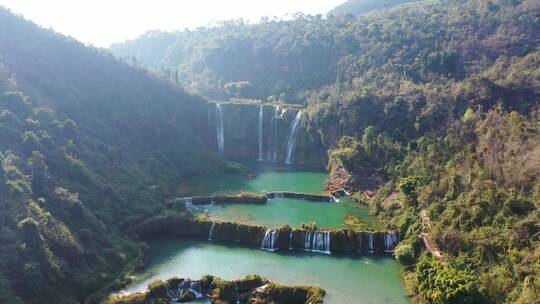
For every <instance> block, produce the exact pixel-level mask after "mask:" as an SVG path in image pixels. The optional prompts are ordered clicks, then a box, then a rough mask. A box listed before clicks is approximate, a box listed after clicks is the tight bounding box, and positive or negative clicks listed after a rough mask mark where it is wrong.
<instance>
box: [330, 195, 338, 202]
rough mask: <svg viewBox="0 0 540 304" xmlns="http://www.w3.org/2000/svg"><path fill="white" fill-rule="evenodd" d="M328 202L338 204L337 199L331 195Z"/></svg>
mask: <svg viewBox="0 0 540 304" xmlns="http://www.w3.org/2000/svg"><path fill="white" fill-rule="evenodd" d="M330 200H331V201H332V203H339V198H337V197H335V196H333V195H332V194H330Z"/></svg>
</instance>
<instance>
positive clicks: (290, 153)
mask: <svg viewBox="0 0 540 304" xmlns="http://www.w3.org/2000/svg"><path fill="white" fill-rule="evenodd" d="M300 118H302V111H298V113H297V114H296V117H295V118H294V121H293V123H292V124H291V132H290V133H289V140H288V141H287V158H286V159H285V163H286V164H287V165H290V164H292V162H293V157H294V150H295V148H296V137H297V134H298V125H299V124H300Z"/></svg>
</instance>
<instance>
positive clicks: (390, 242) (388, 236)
mask: <svg viewBox="0 0 540 304" xmlns="http://www.w3.org/2000/svg"><path fill="white" fill-rule="evenodd" d="M398 242H399V238H398V234H397V232H386V233H385V234H384V251H385V252H394V249H395V248H396V245H397V244H398Z"/></svg>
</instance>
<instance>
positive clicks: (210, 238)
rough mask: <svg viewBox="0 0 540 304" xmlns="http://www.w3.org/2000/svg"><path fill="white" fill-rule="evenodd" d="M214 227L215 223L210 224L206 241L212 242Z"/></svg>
mask: <svg viewBox="0 0 540 304" xmlns="http://www.w3.org/2000/svg"><path fill="white" fill-rule="evenodd" d="M215 226H216V222H212V226H210V232H209V233H208V240H209V241H211V240H212V234H213V233H214V227H215Z"/></svg>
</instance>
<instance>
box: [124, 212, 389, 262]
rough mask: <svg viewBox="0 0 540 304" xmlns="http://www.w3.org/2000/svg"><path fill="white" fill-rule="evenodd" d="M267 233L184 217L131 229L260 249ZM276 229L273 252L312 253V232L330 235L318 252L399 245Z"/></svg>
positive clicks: (354, 234)
mask: <svg viewBox="0 0 540 304" xmlns="http://www.w3.org/2000/svg"><path fill="white" fill-rule="evenodd" d="M267 230H268V228H266V227H263V226H255V225H246V224H238V223H231V222H213V221H210V220H208V219H194V218H190V217H186V216H175V217H164V216H160V217H155V218H152V219H149V220H147V221H145V222H143V223H141V224H140V225H139V226H137V227H135V228H134V230H133V232H134V233H136V234H137V235H139V236H140V237H142V238H149V237H152V236H156V235H161V236H162V235H169V236H174V237H182V238H198V239H203V240H209V239H211V240H212V241H216V242H224V243H235V244H241V245H244V246H248V247H254V248H260V247H261V244H262V242H263V239H264V237H265V234H266V231H267ZM275 230H277V238H276V244H275V248H276V250H299V251H305V250H308V251H315V250H312V249H315V248H306V240H310V239H311V240H312V239H313V238H314V234H315V232H321V233H328V234H329V244H328V245H329V248H327V249H326V250H318V251H321V252H325V251H328V253H330V252H331V253H352V254H354V253H360V254H365V253H376V254H377V253H384V252H385V251H393V248H394V247H395V246H396V245H397V243H398V242H399V236H398V235H397V233H396V232H393V231H374V232H373V231H353V230H350V229H342V230H324V231H314V230H307V229H301V228H291V227H288V226H284V227H281V228H275ZM370 238H371V240H372V241H371V242H370ZM385 238H386V239H385ZM312 243H313V242H312ZM370 244H371V245H370ZM319 249H320V248H319Z"/></svg>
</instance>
